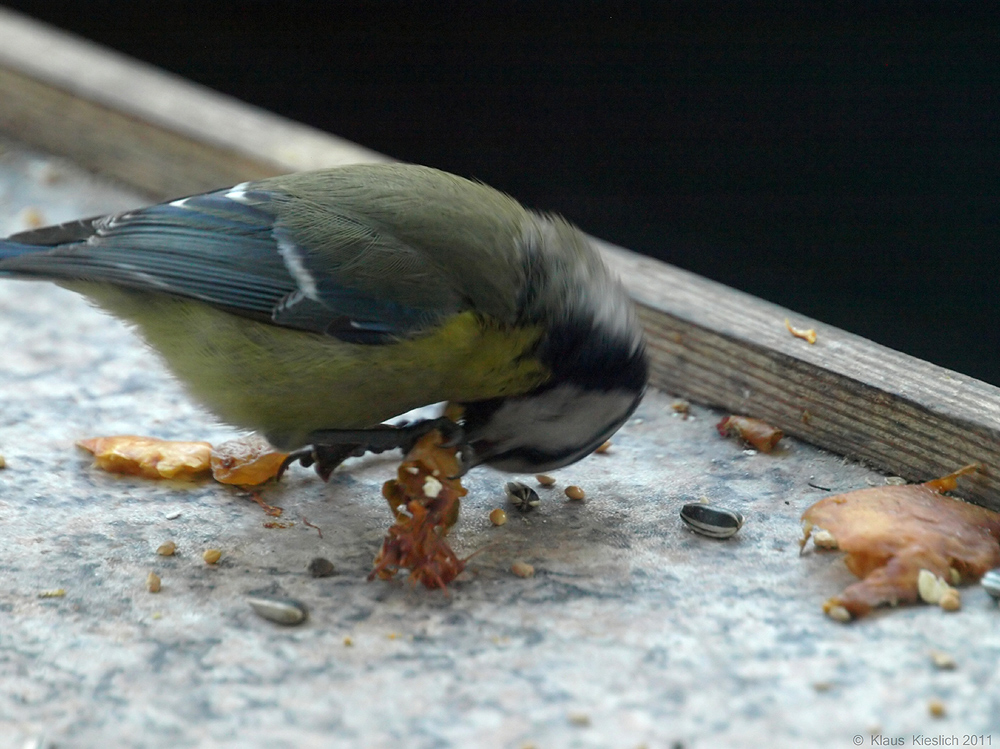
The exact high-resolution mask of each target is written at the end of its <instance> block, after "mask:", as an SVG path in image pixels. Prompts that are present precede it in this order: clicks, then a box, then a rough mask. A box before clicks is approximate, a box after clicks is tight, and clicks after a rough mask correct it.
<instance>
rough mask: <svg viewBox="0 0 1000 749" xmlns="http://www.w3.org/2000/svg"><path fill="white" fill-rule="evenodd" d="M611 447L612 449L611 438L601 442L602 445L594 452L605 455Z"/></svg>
mask: <svg viewBox="0 0 1000 749" xmlns="http://www.w3.org/2000/svg"><path fill="white" fill-rule="evenodd" d="M610 449H611V440H606V441H605V442H603V443H602V444H601V446H600V447H598V448H597V449H596V450H594V452H595V453H597V454H598V455H604V454H605V453H606V452H607V451H608V450H610Z"/></svg>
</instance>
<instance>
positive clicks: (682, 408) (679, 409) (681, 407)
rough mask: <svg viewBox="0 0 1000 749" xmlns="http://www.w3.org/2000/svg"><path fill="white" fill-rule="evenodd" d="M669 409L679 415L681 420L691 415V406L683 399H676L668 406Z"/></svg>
mask: <svg viewBox="0 0 1000 749" xmlns="http://www.w3.org/2000/svg"><path fill="white" fill-rule="evenodd" d="M670 408H671V409H673V412H674V413H675V414H679V415H680V416H681V417H682V418H684V419H686V418H687V417H688V415H689V414H690V413H691V404H690V403H688V402H687V401H686V400H684V399H683V398H678V399H677V400H675V401H674V402H673V403H671V404H670Z"/></svg>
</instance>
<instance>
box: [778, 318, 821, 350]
mask: <svg viewBox="0 0 1000 749" xmlns="http://www.w3.org/2000/svg"><path fill="white" fill-rule="evenodd" d="M785 327H786V328H788V332H789V333H791V334H792V335H793V336H795V337H796V338H801V339H802V340H803V341H808V342H809V345H810V346H811V345H812V344H814V343H816V331H815V330H814V329H812V328H793V327H792V322H791V320H789V319H788V318H787V317H786V318H785Z"/></svg>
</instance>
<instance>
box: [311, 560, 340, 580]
mask: <svg viewBox="0 0 1000 749" xmlns="http://www.w3.org/2000/svg"><path fill="white" fill-rule="evenodd" d="M307 569H308V570H309V574H310V575H312V576H313V577H330V576H331V575H333V574H335V573H336V571H337V570H336V569H335V568H334V566H333V562H331V561H330V560H329V559H327V558H325V557H316V558H314V559H313V560H312V561H311V562H309V567H308V568H307Z"/></svg>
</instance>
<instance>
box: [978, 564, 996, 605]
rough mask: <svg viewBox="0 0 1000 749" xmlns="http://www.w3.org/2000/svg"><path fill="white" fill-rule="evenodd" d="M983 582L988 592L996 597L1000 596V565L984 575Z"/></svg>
mask: <svg viewBox="0 0 1000 749" xmlns="http://www.w3.org/2000/svg"><path fill="white" fill-rule="evenodd" d="M982 583H983V587H984V588H986V592H987V593H989V594H990V595H991V596H993V597H994V598H1000V567H997V568H996V569H995V570H990V571H989V572H987V573H986V574H985V575H983V579H982Z"/></svg>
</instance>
